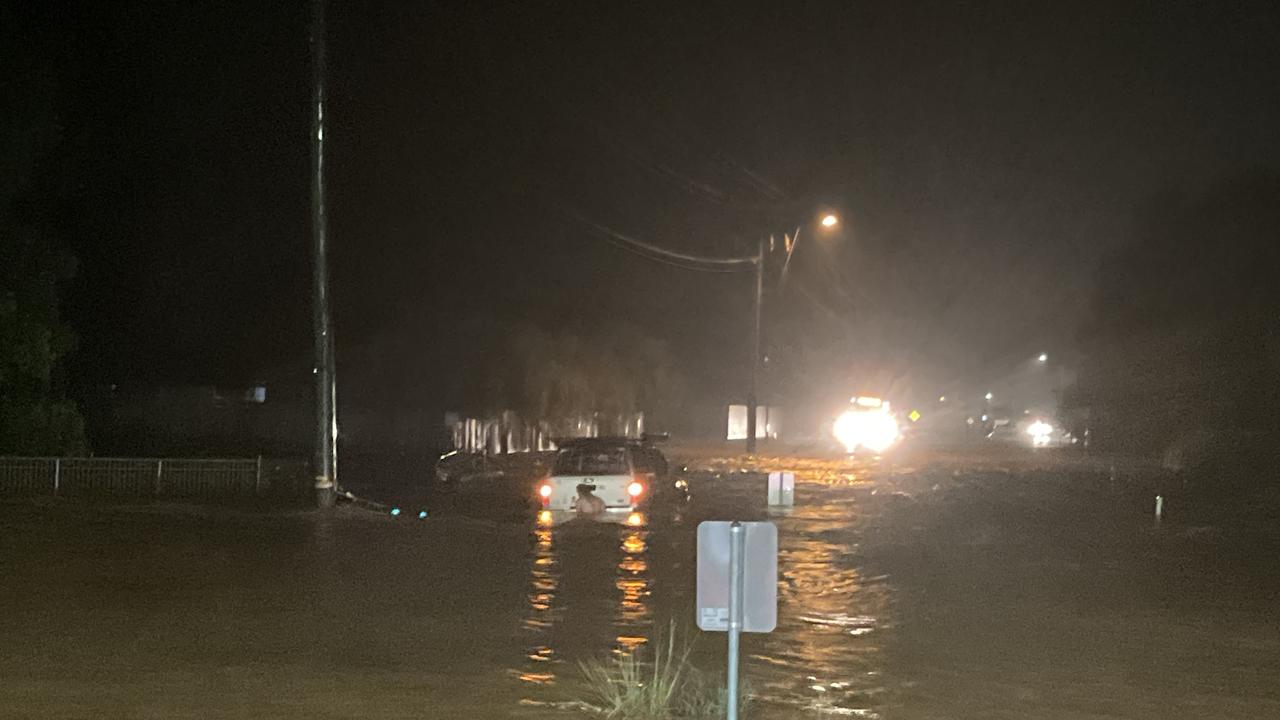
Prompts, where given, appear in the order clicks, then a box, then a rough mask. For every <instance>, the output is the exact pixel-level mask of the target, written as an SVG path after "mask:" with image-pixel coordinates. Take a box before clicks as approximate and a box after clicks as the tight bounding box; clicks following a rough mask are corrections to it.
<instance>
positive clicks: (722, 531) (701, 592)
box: [697, 521, 778, 633]
mask: <svg viewBox="0 0 1280 720" xmlns="http://www.w3.org/2000/svg"><path fill="white" fill-rule="evenodd" d="M731 524H732V523H729V522H721V521H708V522H704V523H702V524H700V525H698V610H697V612H698V617H697V620H698V627H699V628H701V629H702V630H709V631H721V632H725V631H728V629H729V583H730V577H729V549H730V537H731V536H730V533H729V526H730V525H731ZM742 527H743V532H744V533H746V542H745V544H746V548H745V551H744V553H743V573H744V579H743V598H742V630H743V632H757V633H767V632H773V629H774V628H775V627H777V625H778V529H777V528H776V527H774V525H773V523H767V522H744V523H742Z"/></svg>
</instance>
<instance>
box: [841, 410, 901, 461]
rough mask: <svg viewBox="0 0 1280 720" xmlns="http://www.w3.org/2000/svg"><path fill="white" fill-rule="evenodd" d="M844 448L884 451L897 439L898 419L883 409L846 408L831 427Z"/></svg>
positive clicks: (848, 449)
mask: <svg viewBox="0 0 1280 720" xmlns="http://www.w3.org/2000/svg"><path fill="white" fill-rule="evenodd" d="M831 431H832V434H833V435H835V438H836V440H838V441H839V442H840V444H841V445H844V447H845V450H846V451H848V452H853V451H854V450H856V449H858V448H865V449H867V450H870V451H872V452H877V453H879V452H884V451H885V450H888V449H889V448H890V447H891V446H892V445H893V444H894V443H895V442H897V441H898V421H897V420H894V419H893V416H892V415H890V414H889V413H887V412H884V411H883V410H847V411H845V412H844V413H842V414H841V415H840V417H838V418H836V422H835V425H834V426H833V427H832V429H831Z"/></svg>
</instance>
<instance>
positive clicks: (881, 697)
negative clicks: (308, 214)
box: [0, 463, 1280, 718]
mask: <svg viewBox="0 0 1280 720" xmlns="http://www.w3.org/2000/svg"><path fill="white" fill-rule="evenodd" d="M795 465H796V466H797V467H798V468H799V469H800V477H799V483H798V487H797V493H796V495H797V500H796V506H795V507H794V508H793V509H790V510H787V511H781V512H770V511H769V510H768V509H767V508H765V507H764V488H763V481H762V480H760V479H759V478H758V477H757V476H753V475H742V474H735V473H731V472H725V471H726V470H728V469H729V468H726V467H721V468H719V469H720V470H721V471H722V472H721V474H720V475H717V474H715V473H714V472H704V473H695V474H693V475H692V476H691V478H690V479H691V482H692V486H693V489H694V500H693V502H692V503H691V504H690V505H689V506H688V507H687V508H685V509H684V510H682V511H681V512H679V513H678V514H677V513H664V514H655V516H653V517H651V518H649V522H648V524H647V525H646V526H645V527H638V528H637V527H627V526H625V525H602V524H592V525H581V526H578V525H572V524H571V525H568V526H562V527H557V528H540V527H538V526H537V525H536V524H535V523H534V522H532V521H531V520H514V519H510V518H509V517H491V518H490V517H475V516H466V515H433V516H432V517H430V518H428V519H427V520H426V521H418V520H416V518H414V517H412V516H411V515H406V516H402V517H401V518H400V519H396V520H392V519H390V518H387V517H382V516H374V515H369V514H365V513H362V512H359V511H344V512H340V513H338V514H337V515H336V516H333V517H319V516H315V515H309V514H302V513H300V514H291V515H282V516H271V517H265V516H252V515H246V514H237V513H230V512H226V511H218V510H191V509H179V508H145V507H144V508H134V509H127V510H126V509H119V508H114V509H113V508H104V507H99V508H94V507H90V506H83V505H31V504H9V505H0V532H2V534H0V577H3V588H2V589H0V606H2V607H3V608H4V613H3V616H2V617H0V648H2V649H3V652H2V653H0V717H40V718H79V717H140V718H257V717H280V718H303V717H306V718H339V717H344V718H345V717H362V718H452V717H479V718H489V717H492V718H504V717H530V718H542V717H548V718H556V717H560V718H569V717H575V716H577V715H576V714H575V711H573V710H571V709H567V708H568V707H569V706H568V705H565V704H563V703H567V702H570V701H573V700H575V699H577V698H579V697H580V696H581V692H580V691H579V689H578V687H577V684H578V671H577V669H576V668H577V662H579V661H581V660H586V659H588V658H591V657H600V656H604V655H607V654H609V653H619V652H630V651H633V650H634V649H636V648H638V647H642V646H644V645H645V644H647V643H648V642H650V641H651V640H652V639H653V637H654V633H655V631H659V632H660V631H665V630H666V628H667V627H668V626H669V624H670V623H671V622H675V623H676V624H677V626H679V627H680V628H682V629H683V630H685V631H686V632H688V631H689V629H690V628H692V627H693V617H694V614H693V595H694V562H695V558H694V545H695V533H696V526H697V523H698V522H699V521H701V520H704V519H730V518H737V519H766V518H767V519H770V520H772V521H773V522H775V523H776V524H777V525H778V528H779V542H780V545H781V548H780V557H779V563H778V565H779V575H780V577H779V598H780V608H779V626H778V629H777V631H776V632H774V633H773V634H770V635H759V636H746V637H745V638H744V643H743V653H744V663H745V664H744V668H745V677H746V678H747V679H748V681H749V683H750V692H751V694H752V695H753V696H754V698H755V700H754V703H753V705H752V707H751V709H750V717H755V718H807V717H822V716H852V717H884V718H953V717H954V718H992V717H996V718H999V717H1008V718H1097V717H1118V718H1166V717H1188V716H1193V715H1206V716H1208V715H1212V716H1214V717H1218V718H1259V717H1280V687H1277V685H1278V684H1277V682H1276V680H1277V678H1280V611H1278V610H1277V605H1276V603H1275V598H1276V597H1278V596H1280V577H1278V576H1280V572H1277V571H1276V570H1275V562H1274V558H1275V557H1277V550H1280V540H1278V539H1277V536H1276V533H1275V531H1274V526H1273V525H1272V526H1268V524H1267V523H1266V522H1261V521H1259V522H1254V521H1253V520H1250V519H1241V520H1239V521H1238V522H1234V523H1226V522H1220V523H1217V524H1212V523H1211V524H1204V523H1203V521H1201V520H1198V519H1194V518H1192V517H1191V516H1190V515H1188V516H1187V517H1185V518H1181V519H1180V518H1179V517H1178V515H1177V513H1176V512H1173V513H1172V514H1171V515H1170V516H1169V518H1168V519H1167V520H1166V522H1165V523H1164V526H1163V527H1161V528H1158V529H1157V528H1154V527H1153V526H1152V523H1151V519H1150V517H1149V515H1148V514H1147V513H1148V512H1149V511H1147V510H1145V495H1143V494H1142V493H1141V492H1133V493H1128V494H1126V493H1125V492H1117V491H1116V490H1115V489H1114V488H1110V487H1106V486H1103V485H1099V484H1098V482H1097V481H1096V478H1095V477H1093V476H1092V475H1088V476H1086V474H1085V473H1083V471H1076V470H1073V469H1071V468H1069V467H1067V468H1055V469H1049V470H1043V469H1040V470H1037V469H1026V470H1015V471H1012V472H1010V471H1004V470H999V469H996V470H993V469H991V468H989V467H986V468H975V467H965V466H962V465H955V464H945V463H932V464H921V465H919V466H918V467H896V468H888V467H881V466H879V465H876V464H874V463H858V464H841V463H835V464H820V463H819V464H810V465H806V464H803V463H795ZM1264 519H1265V518H1264ZM694 632H696V630H695V631H694ZM723 642H724V636H723V635H718V634H717V635H710V634H707V635H703V636H702V637H700V638H698V640H697V644H696V648H695V652H694V660H695V662H696V663H697V664H698V665H700V666H702V667H703V668H705V669H708V670H714V669H716V668H719V667H722V666H723V662H724V655H723Z"/></svg>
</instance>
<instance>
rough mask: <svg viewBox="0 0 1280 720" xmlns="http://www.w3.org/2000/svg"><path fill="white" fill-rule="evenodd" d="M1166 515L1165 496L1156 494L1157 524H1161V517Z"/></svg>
mask: <svg viewBox="0 0 1280 720" xmlns="http://www.w3.org/2000/svg"><path fill="white" fill-rule="evenodd" d="M1163 515H1164V496H1163V495H1157V496H1156V524H1157V525H1159V524H1160V518H1161V516H1163Z"/></svg>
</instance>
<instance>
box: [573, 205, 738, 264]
mask: <svg viewBox="0 0 1280 720" xmlns="http://www.w3.org/2000/svg"><path fill="white" fill-rule="evenodd" d="M574 217H575V218H576V219H577V220H578V221H579V222H581V223H582V224H584V225H586V226H588V227H590V228H591V229H593V230H595V231H596V233H597V234H599V235H600V236H601V237H602V238H603V239H604V240H606V241H608V242H609V243H610V244H613V245H616V246H618V247H620V248H622V249H624V250H628V251H630V252H633V253H635V254H637V255H640V256H641V257H644V258H646V259H649V260H653V261H655V262H662V263H666V264H668V265H674V266H676V267H680V268H684V269H686V270H698V271H702V272H745V271H747V270H751V269H754V268H755V265H756V263H757V262H758V261H759V258H756V257H753V256H748V257H736V258H723V257H721V258H717V257H705V256H699V255H689V254H687V253H681V252H676V251H674V250H668V249H666V248H664V247H659V246H657V245H654V244H652V243H648V242H645V241H643V240H637V239H635V238H633V237H629V236H627V235H623V234H622V233H620V232H618V231H616V230H613V229H612V228H609V227H606V226H604V225H601V224H600V223H597V222H595V221H593V220H589V219H587V218H585V217H583V216H582V215H580V214H578V213H574ZM707 266H713V267H707Z"/></svg>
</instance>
